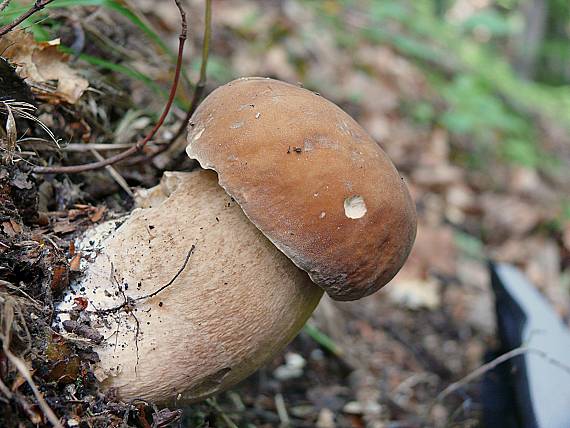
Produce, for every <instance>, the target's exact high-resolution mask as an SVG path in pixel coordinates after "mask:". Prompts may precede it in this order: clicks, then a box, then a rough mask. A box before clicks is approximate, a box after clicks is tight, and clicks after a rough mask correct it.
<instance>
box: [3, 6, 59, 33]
mask: <svg viewBox="0 0 570 428" xmlns="http://www.w3.org/2000/svg"><path fill="white" fill-rule="evenodd" d="M52 1H53V0H36V1H35V2H34V5H33V6H32V7H31V8H29V9H28V10H27V11H26V12H24V13H23V14H21V15H20V16H18V17H17V18H16V19H15V20H14V21H12V22H11V23H9V24H7V25H5V26H3V27H2V28H0V37H2V36H4V35H5V34H7V33H9V32H10V31H12V30H13V29H14V28H16V27H17V26H18V25H20V24H21V23H22V22H24V21H25V20H26V19H28V18H29V17H30V16H32V15H33V14H34V13H36V12H39V11H40V10H42V9H43V8H44V7H46V6H47V5H48V4H50V3H51V2H52ZM2 6H4V3H2ZM6 6H7V4H6ZM6 6H4V7H6Z"/></svg>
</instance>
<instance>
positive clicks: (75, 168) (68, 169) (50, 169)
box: [32, 0, 188, 174]
mask: <svg viewBox="0 0 570 428" xmlns="http://www.w3.org/2000/svg"><path fill="white" fill-rule="evenodd" d="M174 2H175V3H176V6H177V7H178V10H179V12H180V18H181V21H182V30H181V32H180V36H179V37H178V57H177V60H176V70H175V72H174V79H173V81H172V86H171V87H170V94H169V97H168V101H167V103H166V106H165V107H164V110H163V112H162V115H161V116H160V119H158V122H157V123H156V125H155V126H154V128H152V130H151V131H150V133H149V134H148V135H147V136H146V137H145V138H144V139H143V140H141V141H138V142H137V143H136V144H135V145H134V146H133V147H131V148H130V149H127V150H125V151H124V152H121V153H119V154H117V155H115V156H111V157H110V158H107V159H105V160H103V161H98V162H93V163H87V164H82V165H72V166H46V167H43V166H36V167H34V168H32V172H35V173H36V174H59V173H67V174H75V173H79V172H86V171H94V170H96V169H100V168H103V167H105V166H107V165H112V164H114V163H116V162H119V161H122V160H123V159H126V158H128V157H129V156H132V155H133V154H135V153H137V152H139V151H141V150H142V149H143V148H144V147H145V145H146V143H148V142H149V141H150V140H151V139H152V138H153V137H154V136H155V134H156V133H157V131H158V130H159V128H160V127H161V126H162V124H163V123H164V120H165V119H166V116H167V115H168V113H169V112H170V108H171V106H172V103H173V102H174V96H175V95H176V89H177V87H178V81H179V80H180V73H181V70H182V55H183V53H184V44H185V42H186V37H187V34H188V25H187V23H186V12H185V11H184V8H183V7H182V4H181V3H180V0H174Z"/></svg>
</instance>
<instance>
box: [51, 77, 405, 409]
mask: <svg viewBox="0 0 570 428" xmlns="http://www.w3.org/2000/svg"><path fill="white" fill-rule="evenodd" d="M187 153H188V155H189V156H190V157H191V158H193V159H196V160H198V162H199V163H200V165H201V166H202V168H203V169H200V170H196V171H193V172H190V173H166V174H165V175H164V177H163V180H162V182H161V184H159V185H158V186H157V187H155V188H153V189H150V190H147V191H145V192H144V197H143V198H142V199H141V200H142V202H141V203H140V204H141V205H140V207H139V208H137V209H135V210H134V211H133V212H132V213H131V214H130V215H129V216H127V217H125V218H123V219H122V220H120V221H115V222H114V223H111V224H106V225H103V226H100V227H99V228H98V231H95V232H91V233H90V234H88V235H87V236H86V237H85V239H84V240H83V242H84V244H87V246H89V247H91V249H92V250H93V249H94V248H95V249H96V250H97V251H91V253H90V254H91V260H90V261H89V263H87V267H86V269H85V272H84V275H83V277H82V279H81V281H80V283H79V284H76V286H75V287H74V290H75V291H74V292H72V293H70V294H69V295H68V296H67V298H66V302H64V303H63V304H62V308H66V307H67V308H69V307H70V306H71V304H72V303H73V301H74V299H75V298H76V297H83V298H84V299H87V301H88V305H87V308H85V309H84V310H83V311H82V315H81V316H79V318H80V320H79V321H80V322H88V323H90V327H91V328H92V329H95V330H96V331H98V332H99V333H100V336H101V337H102V338H103V340H102V341H101V342H100V343H99V344H97V345H96V346H95V350H96V351H97V352H98V354H99V357H100V359H101V363H100V368H99V370H98V373H97V374H98V377H99V378H100V380H101V381H102V385H103V387H104V388H107V389H108V388H114V389H115V390H116V393H117V394H118V396H119V397H120V398H122V399H124V400H129V399H132V398H135V397H136V398H143V399H147V400H153V401H165V400H168V399H171V398H175V397H179V398H180V397H183V398H184V399H186V400H190V401H197V400H201V399H203V398H205V397H207V396H209V395H212V394H215V393H217V392H220V391H222V390H224V389H227V388H228V387H230V386H232V385H233V384H235V383H236V382H238V381H240V380H242V379H244V378H245V377H246V376H248V375H249V374H251V373H252V372H253V371H254V370H256V369H257V368H258V367H260V366H261V365H263V364H264V363H265V362H267V361H268V360H269V359H270V358H271V357H272V356H274V355H275V354H276V353H278V352H280V351H281V350H282V349H283V347H284V346H285V345H286V344H287V343H288V342H289V341H290V340H291V339H292V338H293V337H294V336H295V335H296V334H297V333H298V331H299V329H300V328H301V327H302V326H303V324H304V323H305V321H306V320H307V318H308V317H309V316H310V315H311V313H312V311H313V310H314V308H315V306H316V305H317V303H318V302H319V299H320V297H321V294H322V290H324V291H326V292H327V293H328V294H329V295H330V296H331V297H332V298H334V299H337V300H354V299H358V298H361V297H364V296H367V295H369V294H371V293H373V292H375V291H376V290H378V289H379V288H380V287H382V286H383V285H384V284H386V283H387V282H388V281H390V279H392V277H393V276H394V275H395V274H396V272H397V271H398V270H399V269H400V267H401V266H402V265H403V263H404V261H405V260H406V257H407V256H408V254H409V252H410V249H411V247H412V244H413V241H414V237H415V233H416V215H415V210H414V205H413V203H412V200H411V198H410V195H409V193H408V190H407V188H406V185H405V183H404V182H403V180H402V178H401V177H400V176H399V174H398V172H397V171H396V169H395V168H394V166H393V164H392V162H391V161H390V160H389V159H388V157H387V156H386V154H385V153H384V152H383V151H382V149H381V148H380V146H379V145H378V144H377V143H376V142H375V141H373V140H372V139H371V138H370V136H368V134H367V133H366V132H365V131H364V130H363V129H362V127H360V126H359V125H358V124H357V123H356V122H355V121H354V120H353V119H352V118H351V117H350V116H348V115H347V114H346V113H345V112H344V111H342V110H341V109H340V108H338V107H337V106H336V105H334V104H333V103H331V102H330V101H327V100H326V99H325V98H323V97H322V96H320V95H318V94H316V93H313V92H311V91H308V90H306V89H302V88H300V87H298V86H294V85H290V84H287V83H283V82H280V81H276V80H271V79H265V78H243V79H238V80H235V81H233V82H230V83H228V84H227V85H225V86H222V87H220V88H218V89H216V90H215V91H214V92H212V93H211V94H210V95H209V96H208V97H207V98H206V99H205V100H204V101H203V102H202V104H201V105H200V106H199V108H198V109H197V110H196V112H195V114H194V115H193V117H192V119H191V121H190V124H189V133H188V147H187ZM209 170H213V171H209ZM95 235H98V238H95V237H94V236H95ZM72 312H73V311H72ZM85 314H88V315H89V316H86V315H85ZM65 315H66V314H62V315H61V317H64V316H65ZM74 316H77V313H76V314H75V315H74Z"/></svg>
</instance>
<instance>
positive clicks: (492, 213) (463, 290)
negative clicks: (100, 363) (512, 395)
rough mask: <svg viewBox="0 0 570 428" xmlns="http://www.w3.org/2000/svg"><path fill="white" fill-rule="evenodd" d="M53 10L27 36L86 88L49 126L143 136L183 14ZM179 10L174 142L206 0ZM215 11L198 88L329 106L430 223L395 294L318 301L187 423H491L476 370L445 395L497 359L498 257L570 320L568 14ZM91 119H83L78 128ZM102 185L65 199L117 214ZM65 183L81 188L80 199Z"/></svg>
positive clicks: (142, 0) (449, 3)
mask: <svg viewBox="0 0 570 428" xmlns="http://www.w3.org/2000/svg"><path fill="white" fill-rule="evenodd" d="M22 3H23V2H22ZM53 5H54V6H60V7H64V8H56V9H50V10H49V13H47V14H46V13H43V14H39V15H36V16H35V19H32V20H31V21H29V22H28V23H27V25H28V27H29V28H30V30H31V31H33V33H34V36H35V37H36V40H39V41H41V40H53V39H55V38H60V42H61V45H63V46H66V48H65V49H64V50H65V51H66V52H68V53H69V54H70V57H71V60H72V65H73V67H74V69H76V70H78V72H79V73H80V74H81V75H82V76H83V78H85V79H87V80H88V81H89V84H90V86H91V87H92V88H95V90H92V91H87V92H85V94H84V95H83V97H82V98H81V99H80V101H77V102H74V103H72V104H73V105H72V106H71V107H69V106H67V107H66V109H67V110H65V109H64V108H63V107H62V105H61V104H58V103H55V102H50V98H49V97H45V98H44V100H45V101H44V104H43V105H42V106H41V112H42V115H41V116H40V117H41V118H42V120H44V122H45V123H47V124H48V125H49V126H50V127H51V128H52V129H53V130H54V133H56V135H58V136H59V137H60V138H62V139H63V140H64V141H66V142H69V141H80V142H81V141H83V142H85V143H87V142H91V143H92V142H98V143H101V144H103V143H111V144H112V143H113V142H115V143H116V142H119V141H124V140H125V139H126V138H132V137H133V136H136V135H139V133H141V132H142V130H144V129H148V124H149V122H150V120H151V119H152V118H154V117H156V114H157V113H156V112H159V111H160V110H161V108H162V106H163V105H164V102H165V97H164V94H165V91H166V90H167V88H168V85H169V82H170V79H171V72H172V69H173V60H172V55H171V54H170V53H171V52H173V51H174V50H175V49H176V43H177V38H178V32H179V19H180V18H179V15H178V12H177V10H176V8H175V7H174V4H173V2H170V1H166V0H162V1H153V0H130V1H120V2H119V1H110V0H106V1H103V0H100V1H94V0H91V1H84V0H75V1H72V0H69V1H68V0H66V1H56V2H54V4H53ZM186 5H187V12H188V18H189V23H190V25H189V31H190V34H189V40H188V45H187V51H186V54H185V64H186V70H185V72H186V74H187V82H186V83H185V84H184V85H183V87H182V88H181V89H180V90H179V93H178V98H177V107H176V108H175V112H174V118H173V119H171V123H170V124H167V126H166V128H164V130H163V135H166V134H165V133H168V132H171V133H172V132H174V131H173V130H174V129H175V125H176V123H177V122H176V120H180V118H182V117H183V116H184V111H183V108H184V106H185V105H187V103H188V100H189V99H190V98H191V90H190V89H189V88H190V86H191V85H190V84H188V82H196V81H197V79H198V75H199V68H200V63H201V49H202V47H201V46H202V39H203V30H204V17H203V16H204V2H203V1H200V0H189V1H188V2H187V3H186ZM212 6H213V20H212V42H211V45H210V49H209V61H208V68H207V85H206V93H208V92H210V91H211V90H212V89H214V88H215V87H216V86H218V85H221V84H223V83H225V82H227V81H229V80H231V79H234V78H236V77H240V76H269V77H274V78H277V79H281V80H285V81H288V82H292V83H296V82H299V83H300V84H302V85H303V86H304V87H306V88H309V89H312V90H315V91H317V92H319V93H320V94H321V95H323V96H324V97H326V98H328V99H330V100H332V101H334V102H335V103H337V104H338V105H340V106H341V107H342V108H343V109H344V110H346V111H347V112H348V113H349V114H351V115H352V116H353V117H354V118H355V119H356V120H357V121H358V122H359V123H360V124H361V125H362V126H363V127H364V128H365V129H366V130H367V131H368V132H369V133H370V134H371V135H372V137H373V138H374V139H375V140H376V141H378V143H379V144H380V145H381V146H382V148H383V149H384V150H385V151H386V152H387V153H388V154H389V156H390V157H391V159H392V160H393V161H394V163H395V164H396V166H397V168H398V170H399V171H400V173H401V174H402V175H403V176H404V178H405V180H406V182H407V183H408V185H409V187H410V190H411V192H412V195H413V197H414V200H415V203H416V207H417V211H418V216H419V224H418V236H417V240H416V244H415V247H414V249H413V252H412V254H411V256H410V258H409V260H408V262H407V264H406V266H405V267H404V269H403V270H402V271H401V272H400V273H399V274H398V275H397V277H396V278H395V279H394V280H393V281H392V283H391V284H390V285H388V286H387V287H386V288H385V289H383V291H381V292H380V293H377V294H375V295H373V296H371V297H368V298H366V299H364V300H362V301H358V302H354V303H336V302H334V303H333V302H332V301H330V300H328V299H324V300H323V302H322V304H321V305H320V306H319V308H318V310H317V312H316V313H315V315H314V316H313V318H312V319H311V321H310V323H309V324H308V326H307V327H306V328H305V329H304V330H303V332H302V333H301V334H300V335H299V337H298V338H297V339H295V341H294V342H293V343H292V344H291V345H290V346H289V347H288V348H287V350H286V352H285V353H284V354H283V355H282V356H280V357H279V358H277V359H276V360H275V361H273V362H272V363H271V364H269V365H268V366H267V367H265V368H264V369H262V370H260V371H259V372H258V373H256V374H255V375H254V376H252V377H251V378H250V379H248V380H247V381H245V382H244V383H243V384H242V385H239V386H238V387H236V388H235V389H234V390H232V391H230V392H228V393H225V394H223V395H222V396H220V397H218V399H217V402H210V403H208V404H204V405H197V406H192V407H190V408H187V409H186V411H185V416H184V418H185V419H184V424H185V425H184V426H232V425H231V424H236V425H237V426H240V427H241V426H244V427H247V426H265V427H274V426H294V427H319V428H333V427H375V428H376V427H419V426H442V427H443V426H448V427H476V426H480V425H481V423H482V422H481V421H482V415H481V403H482V397H481V378H480V377H479V378H476V379H474V380H472V381H469V382H466V383H465V384H463V385H461V387H460V388H458V389H457V390H455V391H453V393H451V394H447V395H441V394H440V393H441V392H442V391H443V390H444V389H445V388H446V387H448V386H449V385H450V384H451V383H453V382H455V381H458V380H460V379H462V378H463V377H464V376H466V375H467V374H469V373H470V372H472V371H473V370H475V369H477V368H478V367H480V366H481V365H482V364H484V363H485V362H486V361H487V360H488V358H489V355H490V353H492V351H493V350H494V349H496V348H497V338H496V321H495V308H494V297H493V293H492V291H491V288H490V284H489V274H488V270H487V260H488V259H489V258H492V259H493V260H496V261H505V262H509V263H512V264H514V265H516V266H518V267H519V268H520V269H521V270H522V271H523V272H525V274H526V275H527V276H528V278H529V279H530V280H531V282H532V283H533V284H534V285H535V286H536V287H537V288H538V289H539V290H540V292H541V293H542V294H543V295H544V296H545V297H546V298H547V299H548V300H549V301H550V303H551V304H552V306H553V307H554V309H555V311H556V312H557V314H558V315H559V316H560V317H561V318H562V319H563V320H564V321H565V322H566V323H568V322H569V321H570V312H569V310H570V3H569V2H568V0H455V1H454V0H439V1H437V0H432V1H428V0H414V1H412V0H399V1H388V0H376V1H373V0H359V1H356V0H324V1H310V0H283V1H276V0H267V1H247V0H235V1H231V2H230V1H223V0H214V1H213V2H212ZM17 7H19V6H18V2H16V1H14V2H12V3H11V5H10V8H13V10H17V9H16V8H17ZM10 8H8V9H7V12H9V11H10ZM42 16H43V17H44V18H43V19H38V17H40V18H41V17H42ZM8 18H9V16H8V15H5V16H4V17H3V18H2V19H3V20H4V21H6V20H8ZM4 21H0V23H4ZM38 21H40V22H38ZM169 52H170V53H169ZM64 110H65V111H64ZM85 112H90V113H89V114H91V118H90V119H85V120H82V117H83V116H85V115H86V114H87V113H85ZM127 113H128V114H127ZM92 122H95V123H97V124H98V125H99V127H100V128H102V129H99V128H98V127H97V126H94V125H93V124H92ZM64 123H66V124H68V125H69V124H70V123H71V124H73V126H65V127H64V126H63V124H64ZM88 131H89V132H88ZM87 134H89V135H87ZM159 142H160V141H159ZM183 143H184V139H183V138H182V139H181V140H180V141H179V142H178V144H176V143H175V144H174V145H173V146H172V147H171V148H170V149H169V150H168V151H167V152H165V153H166V155H165V154H163V155H160V156H158V157H155V158H154V159H153V160H152V162H149V163H148V165H139V166H137V167H136V168H130V167H118V170H119V172H120V173H121V175H122V176H123V177H124V179H125V180H126V182H127V183H128V185H129V186H150V185H152V184H154V183H155V182H156V180H157V178H158V177H159V176H160V172H161V171H162V169H165V168H177V169H189V168H191V167H193V165H192V164H191V162H190V161H189V160H187V159H186V157H185V156H184V154H183V151H182V149H183ZM64 146H65V144H64ZM28 150H32V151H33V150H39V149H37V147H36V148H32V149H30V148H28ZM36 153H37V152H36ZM41 156H43V157H44V158H46V156H51V157H52V158H58V156H59V157H61V156H63V155H61V153H60V154H58V153H48V154H47V155H46V153H45V152H42V154H41ZM64 156H68V157H70V158H69V159H72V160H73V157H72V156H74V155H73V153H65V154H64ZM172 159H174V161H173V160H172ZM94 181H95V180H93V179H91V180H89V182H88V183H85V182H82V181H81V179H75V178H74V179H72V180H71V181H69V182H67V184H65V185H59V186H60V187H57V186H56V191H59V192H62V190H61V189H62V188H65V189H67V190H66V191H67V193H65V195H67V196H66V198H68V199H67V200H66V199H65V198H64V199H61V198H60V201H63V202H61V203H63V204H64V205H65V204H70V203H74V202H77V201H85V200H87V201H89V202H90V203H97V202H98V203H101V201H105V203H106V204H107V206H108V207H110V209H116V210H120V209H121V207H124V203H123V202H122V200H121V198H123V199H124V195H122V194H121V193H118V192H119V190H120V189H119V187H117V184H116V183H115V182H114V181H113V180H112V179H111V178H109V177H108V176H107V175H106V173H100V180H99V182H98V183H99V184H94ZM101 183H104V184H101ZM79 184H81V185H80V186H79ZM62 186H63V187H62ZM74 186H76V187H77V186H79V187H80V188H81V192H80V193H79V194H80V196H75V199H73V198H72V197H71V196H69V189H74ZM57 189H60V190H57ZM121 195H122V196H121ZM123 209H124V208H123ZM64 233H65V232H64ZM438 394H440V395H438ZM212 414H215V415H216V416H211V415H212ZM208 418H210V419H208ZM212 418H213V419H212ZM214 420H215V421H217V422H212V421H214ZM208 421H210V422H208ZM208 424H212V425H208Z"/></svg>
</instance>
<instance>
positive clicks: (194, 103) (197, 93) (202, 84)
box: [132, 0, 212, 164]
mask: <svg viewBox="0 0 570 428" xmlns="http://www.w3.org/2000/svg"><path fill="white" fill-rule="evenodd" d="M211 39H212V0H206V10H205V13H204V37H203V40H202V64H201V65H200V77H199V78H198V82H197V83H196V86H195V87H194V93H193V94H192V100H191V101H190V107H189V108H188V111H187V112H186V117H185V118H184V120H183V121H182V123H180V126H179V127H178V129H177V130H176V132H175V133H174V135H173V136H172V137H171V138H170V139H169V141H168V142H167V143H166V144H164V145H161V146H160V147H159V148H158V150H156V151H154V152H153V153H152V154H151V155H150V156H141V157H138V158H136V159H133V160H132V163H133V164H136V163H140V162H144V161H146V160H148V159H149V158H154V157H155V156H158V155H159V154H161V153H164V152H165V151H166V150H168V149H169V148H170V147H171V146H172V144H173V143H174V142H175V141H176V140H178V139H179V138H180V136H181V135H182V134H183V133H184V132H186V129H187V127H188V122H190V118H191V117H192V115H193V114H194V112H195V111H196V108H198V105H199V104H200V100H201V99H202V95H203V94H204V89H205V88H206V81H207V72H206V70H207V67H208V58H209V56H210V41H211Z"/></svg>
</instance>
